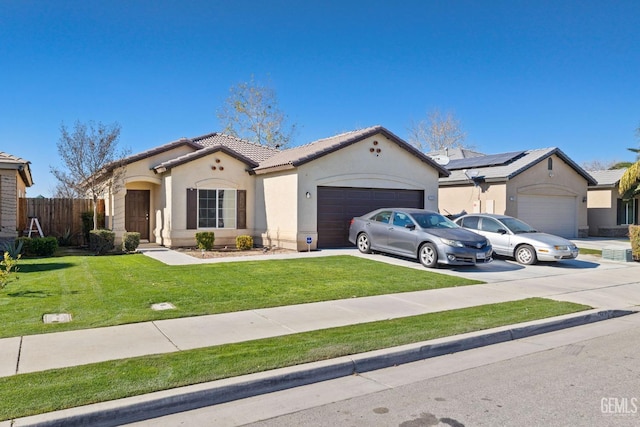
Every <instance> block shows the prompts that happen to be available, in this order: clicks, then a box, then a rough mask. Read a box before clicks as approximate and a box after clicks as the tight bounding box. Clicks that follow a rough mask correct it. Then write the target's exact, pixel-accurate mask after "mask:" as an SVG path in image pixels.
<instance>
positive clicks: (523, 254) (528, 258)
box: [515, 245, 538, 265]
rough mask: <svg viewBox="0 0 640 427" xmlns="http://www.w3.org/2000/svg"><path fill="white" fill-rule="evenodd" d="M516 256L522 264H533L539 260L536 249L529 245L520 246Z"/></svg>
mask: <svg viewBox="0 0 640 427" xmlns="http://www.w3.org/2000/svg"><path fill="white" fill-rule="evenodd" d="M515 258H516V261H518V262H519V263H520V264H526V265H531V264H535V263H536V262H538V259H537V257H536V251H535V250H534V249H533V247H531V246H529V245H522V246H518V247H517V248H516V253H515Z"/></svg>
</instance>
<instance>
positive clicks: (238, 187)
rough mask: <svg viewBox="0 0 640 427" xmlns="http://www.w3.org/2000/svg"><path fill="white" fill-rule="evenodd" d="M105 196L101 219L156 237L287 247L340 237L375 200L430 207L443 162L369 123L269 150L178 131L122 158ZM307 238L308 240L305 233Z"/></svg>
mask: <svg viewBox="0 0 640 427" xmlns="http://www.w3.org/2000/svg"><path fill="white" fill-rule="evenodd" d="M124 164H125V166H124V167H125V173H124V175H123V178H122V182H121V183H114V185H113V187H112V189H111V191H110V192H109V194H106V195H105V199H106V203H105V205H106V216H107V227H108V228H111V229H113V230H114V231H115V232H116V239H120V238H121V237H122V234H123V233H124V232H125V231H137V232H140V233H141V239H143V240H148V241H150V242H156V243H159V244H161V245H164V246H169V247H177V246H193V245H195V233H196V232H198V231H213V232H214V233H215V235H216V242H215V243H216V246H229V247H234V246H235V238H236V237H237V236H238V235H245V234H246V235H250V236H252V237H253V239H254V242H255V243H256V244H257V245H265V246H277V247H283V248H289V249H296V250H307V249H309V248H311V249H316V248H328V247H340V246H346V245H349V243H348V240H347V233H348V227H349V221H350V219H351V218H352V217H353V216H356V215H361V214H363V213H366V212H368V211H370V210H373V209H376V208H379V207H384V206H408V207H421V208H427V209H433V210H437V209H438V179H439V178H440V177H446V176H447V175H448V174H449V172H448V171H447V170H446V169H445V168H444V167H442V166H440V165H439V164H437V163H436V162H435V161H433V160H432V159H431V158H430V157H428V156H426V155H425V154H423V153H421V152H420V151H419V150H417V149H416V148H415V147H413V146H411V145H410V144H408V143H406V142H405V141H403V140H402V139H400V138H399V137H397V136H396V135H394V134H393V133H391V132H390V131H388V130H387V129H385V128H383V127H381V126H373V127H369V128H365V129H360V130H356V131H352V132H346V133H343V134H340V135H336V136H333V137H330V138H325V139H321V140H318V141H315V142H312V143H310V144H306V145H303V146H299V147H295V148H291V149H287V150H276V149H273V148H267V147H264V146H260V145H256V144H253V143H251V142H248V141H244V140H241V139H237V138H234V137H231V136H228V135H224V134H219V133H212V134H208V135H203V136H200V137H197V138H192V139H187V138H183V139H180V140H178V141H174V142H171V143H168V144H165V145H162V146H159V147H156V148H154V149H151V150H148V151H145V152H143V153H139V154H136V155H133V156H130V157H128V158H126V159H125V162H124ZM308 241H311V244H310V245H308V244H307V242H308Z"/></svg>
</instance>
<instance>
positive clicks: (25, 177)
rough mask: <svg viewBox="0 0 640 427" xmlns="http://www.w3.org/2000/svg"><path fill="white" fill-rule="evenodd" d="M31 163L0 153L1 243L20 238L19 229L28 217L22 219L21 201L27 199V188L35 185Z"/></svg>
mask: <svg viewBox="0 0 640 427" xmlns="http://www.w3.org/2000/svg"><path fill="white" fill-rule="evenodd" d="M29 165H30V162H28V161H26V160H24V159H21V158H20V157H16V156H12V155H11V154H7V153H4V152H2V151H0V241H6V240H13V239H15V238H16V237H18V228H19V227H20V224H21V222H26V220H27V219H26V217H25V218H22V221H21V218H20V210H19V206H20V202H19V200H20V199H23V198H25V197H26V192H27V187H31V186H32V185H33V178H32V176H31V168H30V167H29Z"/></svg>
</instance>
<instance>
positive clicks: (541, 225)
mask: <svg viewBox="0 0 640 427" xmlns="http://www.w3.org/2000/svg"><path fill="white" fill-rule="evenodd" d="M518 218H520V219H521V220H523V221H524V222H526V223H528V224H530V225H531V226H532V227H534V228H535V229H537V230H540V231H544V232H545V233H550V234H556V235H558V236H562V237H566V238H574V237H576V234H577V223H578V217H577V214H576V198H575V197H567V196H544V195H540V196H534V195H526V196H519V197H518Z"/></svg>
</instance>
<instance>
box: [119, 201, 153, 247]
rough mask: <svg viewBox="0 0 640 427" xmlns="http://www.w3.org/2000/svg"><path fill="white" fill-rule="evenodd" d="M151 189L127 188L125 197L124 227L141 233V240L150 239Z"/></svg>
mask: <svg viewBox="0 0 640 427" xmlns="http://www.w3.org/2000/svg"><path fill="white" fill-rule="evenodd" d="M149 199H150V192H149V190H127V194H126V196H125V197H124V206H125V207H124V227H125V229H126V230H127V231H137V232H138V233H140V240H149V206H150V203H149Z"/></svg>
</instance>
